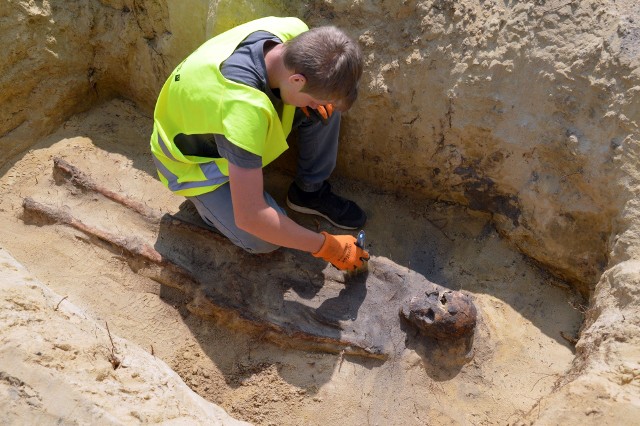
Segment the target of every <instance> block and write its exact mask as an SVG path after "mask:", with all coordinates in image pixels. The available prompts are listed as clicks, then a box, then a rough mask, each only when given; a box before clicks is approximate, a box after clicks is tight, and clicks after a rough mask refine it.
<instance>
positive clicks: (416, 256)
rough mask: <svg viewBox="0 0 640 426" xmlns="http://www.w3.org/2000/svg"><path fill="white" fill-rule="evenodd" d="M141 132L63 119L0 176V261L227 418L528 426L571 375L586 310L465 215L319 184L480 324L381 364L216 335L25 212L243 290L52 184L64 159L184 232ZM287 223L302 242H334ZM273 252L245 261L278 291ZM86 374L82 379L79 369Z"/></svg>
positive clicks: (143, 228)
mask: <svg viewBox="0 0 640 426" xmlns="http://www.w3.org/2000/svg"><path fill="white" fill-rule="evenodd" d="M151 122H152V120H151V118H150V117H148V116H145V115H144V114H143V113H141V112H140V110H138V109H137V108H136V107H135V106H134V105H133V104H131V103H129V102H128V101H122V100H112V101H109V102H107V103H104V104H102V105H98V106H96V107H94V108H93V109H91V110H90V111H88V112H86V113H82V114H79V115H76V116H73V117H72V118H71V119H69V120H68V121H66V122H65V123H64V124H63V125H62V126H61V127H60V128H59V129H58V130H57V131H56V132H54V133H53V134H51V135H50V136H48V137H45V138H43V139H41V140H37V141H36V140H34V141H32V143H30V144H29V146H31V148H30V149H29V151H28V152H24V153H21V154H19V155H17V156H16V157H15V158H13V159H11V160H10V161H7V162H6V165H5V167H4V168H3V169H2V170H1V171H0V172H1V173H0V176H1V177H0V199H1V200H2V202H1V207H0V220H1V221H2V223H3V226H2V227H1V228H0V246H1V247H3V248H4V249H5V250H6V251H8V252H9V253H10V254H11V255H12V256H13V257H14V258H15V259H17V261H18V262H20V263H21V264H22V265H24V266H25V267H26V268H27V269H28V270H29V271H30V272H31V273H32V274H34V275H35V276H36V277H37V278H38V279H39V280H40V281H42V282H43V283H45V284H46V285H47V286H49V287H50V288H51V289H52V290H53V291H54V292H55V293H57V294H58V295H60V296H61V297H66V300H67V301H68V302H70V303H73V304H75V305H77V306H78V307H80V308H81V309H83V310H84V312H86V313H87V315H90V316H91V317H93V318H95V319H96V320H98V321H99V322H103V323H104V322H106V323H107V324H108V325H109V328H110V331H111V333H113V335H117V336H120V337H123V338H125V339H128V340H129V341H131V342H133V343H135V344H137V345H139V346H140V347H141V348H143V349H145V350H147V351H148V352H149V353H151V354H153V355H154V356H155V357H157V358H159V359H161V360H163V361H165V362H166V363H167V364H168V365H169V366H170V367H171V368H172V369H173V370H174V371H175V372H177V373H178V374H179V375H180V377H181V378H182V379H183V380H184V382H185V383H186V384H187V385H188V386H189V387H191V388H192V389H193V390H194V391H195V392H197V393H198V394H199V395H201V396H202V397H204V398H205V399H207V400H209V401H211V402H213V403H215V404H217V405H219V406H221V407H222V408H224V409H225V410H226V411H227V412H228V413H229V414H230V415H231V416H233V417H234V418H236V419H239V420H244V421H247V422H250V423H254V424H259V425H271V424H273V425H276V424H278V425H293V424H312V425H314V424H315V425H324V424H346V425H356V424H357V425H361V424H371V425H375V424H379V425H420V424H452V423H462V424H487V423H498V424H512V423H516V422H517V421H518V419H520V418H522V417H523V416H525V415H529V416H531V415H532V414H531V413H532V410H535V409H536V408H535V407H536V403H537V402H538V400H539V399H540V398H541V397H543V396H545V395H547V394H549V392H550V391H552V390H553V388H554V385H555V384H556V383H557V382H558V381H559V380H560V379H561V378H562V377H563V375H564V374H565V373H566V371H567V370H568V369H569V367H570V365H571V363H572V361H573V359H574V346H573V344H574V343H575V339H576V338H577V335H578V332H579V329H580V326H581V322H582V320H583V311H584V309H585V305H586V302H585V301H584V300H583V299H582V298H581V297H580V296H579V295H578V294H576V293H575V292H574V291H573V290H571V288H570V287H569V286H568V285H567V284H565V283H564V282H562V281H559V280H558V279H556V278H553V277H552V276H550V275H549V274H548V273H546V272H545V271H544V270H542V269H540V268H538V267H537V265H535V264H533V263H531V262H530V261H529V260H527V258H525V257H524V256H523V255H522V254H520V253H519V252H518V251H517V250H515V249H514V248H513V247H511V246H510V245H509V244H508V243H507V242H505V241H504V240H503V239H501V238H500V237H499V235H498V234H497V232H496V231H495V229H494V228H493V227H492V225H491V220H490V219H491V218H490V216H489V215H486V214H482V213H478V212H474V211H471V210H468V209H465V208H463V207H459V206H454V205H450V204H446V203H440V202H433V201H429V202H428V201H416V200H410V199H406V198H399V197H397V196H393V195H389V194H386V193H384V192H382V191H379V190H376V188H374V187H368V186H366V185H364V184H362V183H357V182H355V183H354V182H349V183H347V182H344V181H341V180H334V181H333V182H332V183H333V185H334V187H335V188H336V189H337V191H339V192H341V193H343V194H344V195H346V196H349V197H351V198H353V199H355V200H357V202H358V203H359V204H360V205H361V206H362V207H363V208H364V209H365V210H366V211H367V213H368V215H369V218H370V219H369V221H368V223H367V225H366V228H365V229H366V232H367V245H368V248H369V250H370V252H371V254H372V255H373V256H375V257H376V258H379V259H380V260H381V261H382V260H384V262H391V263H393V264H394V265H395V266H397V267H398V268H406V270H407V271H411V272H415V273H418V274H421V275H422V276H424V277H425V278H426V279H428V280H429V281H431V282H433V283H436V284H439V285H441V286H444V287H447V288H450V289H452V290H460V291H462V292H463V293H464V294H467V295H469V296H470V297H471V298H472V300H473V302H474V303H475V306H476V308H477V311H478V324H477V326H476V330H475V333H474V335H473V336H472V338H471V339H470V340H468V341H466V342H465V343H464V344H458V343H456V344H453V343H451V342H437V341H433V340H428V339H424V338H422V337H420V335H418V334H416V333H414V332H413V330H411V329H410V328H409V329H407V328H404V329H403V330H402V331H401V332H402V333H405V334H404V335H400V337H398V336H394V337H393V339H391V340H392V341H393V342H396V343H394V346H393V348H392V350H390V351H388V356H387V357H386V359H376V358H370V357H366V356H359V355H357V354H350V353H349V351H342V352H340V351H338V352H335V351H334V352H323V351H318V350H310V349H301V348H302V346H300V345H297V344H296V342H295V337H291V338H290V339H291V342H290V345H288V346H290V347H282V346H279V345H276V344H274V343H272V342H271V341H270V340H272V339H266V338H265V336H264V335H260V334H256V333H255V332H252V330H249V329H246V330H245V329H243V327H242V325H237V324H236V325H234V326H231V324H229V323H224V322H223V321H217V322H216V321H214V320H212V319H210V318H207V317H206V315H203V312H198V311H197V310H195V309H193V308H192V307H193V304H192V302H193V301H192V300H190V298H191V296H189V295H188V294H187V293H184V292H182V291H180V290H177V289H175V288H172V287H170V286H166V285H162V284H160V283H159V282H158V280H154V279H151V278H149V277H148V276H145V274H144V273H142V272H143V271H142V269H143V268H138V267H135V265H134V264H133V263H132V262H131V261H130V259H128V258H127V255H126V253H124V252H122V253H119V252H118V251H117V250H115V249H114V247H113V246H109V245H108V244H104V243H103V242H101V241H99V240H98V239H96V238H94V237H91V236H88V235H87V234H86V233H84V232H82V231H79V230H77V229H74V228H72V227H70V226H67V225H64V224H56V223H51V222H46V221H42V220H34V219H33V218H32V217H30V215H29V214H27V213H25V212H24V208H23V203H24V200H25V199H27V198H29V199H32V200H34V201H36V202H38V203H42V204H43V205H47V206H50V207H51V208H54V209H56V210H58V211H61V212H66V213H69V214H70V215H72V216H73V217H74V218H76V219H77V220H80V221H82V223H84V224H86V225H89V226H93V227H95V228H99V229H103V230H106V231H108V232H110V233H111V234H113V235H117V236H121V237H123V238H127V239H129V240H133V241H136V242H138V243H141V244H147V245H149V246H150V247H156V249H158V250H159V251H161V248H163V247H168V246H170V243H171V244H179V245H181V247H183V248H184V247H187V248H188V250H185V251H183V252H181V253H179V254H177V255H176V258H177V261H178V263H180V259H181V257H180V256H182V257H183V258H184V259H186V258H188V260H189V262H186V261H185V262H182V263H183V264H188V265H190V266H189V268H190V269H191V272H192V273H194V274H196V275H197V274H199V273H201V272H203V270H204V268H207V267H208V266H207V265H208V263H207V261H206V259H205V258H203V256H204V257H206V256H213V257H215V256H218V255H219V256H220V257H221V258H224V259H225V260H224V261H225V262H227V263H229V264H230V265H231V266H232V267H231V268H229V269H228V270H229V271H234V270H235V271H239V272H238V276H239V277H240V278H242V276H244V275H243V273H242V271H243V268H248V267H250V265H245V264H243V263H242V262H245V260H244V259H245V257H244V256H238V257H237V259H234V256H233V255H232V254H233V253H234V250H235V248H233V247H232V246H231V245H230V244H228V243H226V242H224V241H221V240H220V239H219V238H216V237H215V235H213V236H211V235H210V236H209V237H207V236H206V235H208V234H206V233H204V234H202V235H194V234H193V233H189V232H184V233H167V232H166V231H165V230H164V229H163V227H162V226H161V225H159V224H158V223H155V222H153V221H149V220H147V219H145V218H144V217H143V215H141V214H139V213H136V212H134V211H132V210H131V209H127V208H125V207H123V206H122V205H121V204H118V203H116V202H114V201H112V200H109V199H108V198H106V197H104V196H103V195H100V194H98V193H96V192H93V191H88V190H86V189H82V188H79V187H77V186H73V185H71V184H70V183H69V182H66V181H64V180H62V179H60V178H59V176H56V175H55V174H54V173H53V171H54V159H55V158H60V159H63V160H64V161H66V162H68V163H70V164H72V165H73V166H75V167H76V168H77V169H79V170H81V171H82V172H83V173H85V174H86V175H87V176H89V177H90V178H91V180H93V181H94V182H96V183H98V184H99V185H101V186H103V187H105V188H108V189H110V190H111V191H114V192H116V193H118V194H120V195H122V196H124V197H126V198H127V199H129V200H132V201H134V202H137V203H140V204H141V205H143V206H145V208H148V209H149V210H150V211H156V212H160V213H170V214H175V215H177V216H179V215H182V216H185V217H189V218H190V219H191V220H195V221H196V222H197V219H198V218H197V217H196V216H194V215H193V211H192V209H191V208H190V206H189V204H188V202H185V199H184V198H182V197H178V196H174V195H172V194H171V193H170V192H169V191H168V190H167V189H166V188H164V187H163V186H162V185H161V184H160V183H159V181H158V180H157V179H156V177H155V170H154V167H153V162H152V160H151V156H150V153H149V150H148V138H149V134H150V130H151V129H150V126H151ZM288 159H290V157H289V158H287V157H285V159H284V160H288ZM285 166H286V164H284V162H281V163H280V164H276V165H274V166H272V167H271V168H269V169H267V179H266V180H267V187H268V190H269V191H270V193H271V194H272V195H274V197H275V198H276V199H277V200H279V201H280V202H282V203H283V204H284V197H285V194H286V189H287V186H288V184H289V182H290V179H291V175H290V173H289V172H288V170H290V168H289V167H285ZM290 214H291V216H292V217H293V218H294V219H295V220H297V221H299V223H301V224H303V225H304V226H307V227H309V228H312V229H316V230H328V231H329V232H334V233H337V232H340V231H339V230H337V229H335V228H332V227H331V226H330V225H329V224H327V223H326V222H323V221H318V220H316V219H313V218H310V217H303V216H299V215H296V214H294V213H293V212H290ZM281 251H282V254H281V255H272V256H258V257H257V258H256V259H254V260H253V262H257V263H258V264H260V263H261V262H264V263H266V264H267V265H269V263H268V262H271V264H272V265H273V267H274V268H275V269H277V270H278V271H279V274H280V275H278V276H279V277H280V278H278V279H281V280H283V281H286V276H287V274H286V272H287V270H289V271H290V273H291V276H292V277H295V276H298V275H299V271H298V268H299V267H300V265H299V264H298V263H296V262H291V261H290V260H291V259H296V258H299V256H304V255H302V254H299V253H292V252H290V251H287V250H281ZM185 253H186V254H185ZM211 253H214V254H213V255H211ZM216 253H218V254H216ZM168 254H171V253H168ZM199 259H204V260H199ZM194 262H195V263H194ZM198 262H200V263H198ZM233 262H236V263H235V264H234V263H233ZM264 263H263V264H262V265H263V266H264ZM194 265H195V266H194ZM234 268H235V269H234ZM199 269H200V270H199ZM282 277H285V278H282ZM254 279H257V278H255V277H254ZM264 279H265V280H268V279H269V278H268V277H265V278H264ZM213 281H215V279H213ZM238 282H239V285H241V284H242V280H241V279H238ZM285 284H286V282H285ZM251 285H255V282H253V283H251ZM348 285H349V284H348V283H347V284H345V286H348ZM265 288H268V286H266V285H265ZM345 288H346V287H345ZM340 290H341V289H337V290H336V291H338V292H339V291H340ZM370 293H371V291H370ZM310 297H312V296H310ZM336 297H340V294H338V295H337V296H336ZM204 314H206V312H205V313H204ZM365 314H366V313H365V312H361V311H358V310H357V309H356V311H355V313H354V315H355V316H356V317H357V316H358V315H365ZM285 320H286V318H285ZM394 320H395V319H394ZM398 342H400V343H398ZM280 343H281V344H282V343H285V344H286V338H285V339H281V341H280ZM105 344H106V343H105ZM296 348H298V349H296ZM60 356H62V355H60ZM124 356H125V359H126V354H124ZM98 364H99V362H98V360H96V368H98V367H97V365H98ZM86 368H87V370H88V371H89V372H91V371H92V366H91V365H87V366H86ZM534 414H535V413H534ZM534 418H535V415H534Z"/></svg>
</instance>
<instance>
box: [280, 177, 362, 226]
mask: <svg viewBox="0 0 640 426" xmlns="http://www.w3.org/2000/svg"><path fill="white" fill-rule="evenodd" d="M287 206H289V208H290V209H291V210H294V211H297V212H299V213H307V214H315V215H318V216H322V217H324V218H325V219H327V220H328V221H329V222H331V223H332V224H334V225H335V226H337V227H338V228H343V229H358V228H361V227H362V226H363V225H364V223H365V222H366V221H367V215H366V214H365V213H364V211H362V209H361V208H360V207H358V205H357V204H356V203H354V202H353V201H351V200H347V199H345V198H342V197H340V196H339V195H336V194H334V193H333V192H331V185H329V182H327V181H325V182H323V183H322V188H320V189H319V190H317V191H314V192H305V191H303V190H301V189H300V188H298V185H296V184H295V182H294V183H292V184H291V186H290V187H289V193H288V194H287Z"/></svg>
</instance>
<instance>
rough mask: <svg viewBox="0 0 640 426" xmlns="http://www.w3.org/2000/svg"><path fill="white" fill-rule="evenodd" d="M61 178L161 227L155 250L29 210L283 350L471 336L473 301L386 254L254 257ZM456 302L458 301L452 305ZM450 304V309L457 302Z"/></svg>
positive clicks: (72, 172) (76, 177) (42, 209)
mask: <svg viewBox="0 0 640 426" xmlns="http://www.w3.org/2000/svg"><path fill="white" fill-rule="evenodd" d="M54 170H55V173H57V175H58V177H62V178H64V179H66V180H68V181H69V182H70V183H72V184H73V185H75V186H77V187H80V188H82V189H83V190H85V191H88V192H90V193H99V194H102V195H103V196H104V197H106V198H108V199H109V200H112V201H115V202H117V203H119V204H121V205H123V206H125V207H127V208H128V209H130V210H132V211H133V212H135V213H136V214H140V215H142V216H143V217H145V218H146V219H148V220H149V221H151V222H153V223H155V224H157V225H158V227H159V234H158V238H157V241H156V243H155V248H154V247H151V246H149V245H148V244H146V243H143V242H140V241H138V240H137V239H135V238H134V237H128V238H125V237H123V236H121V235H117V234H113V233H109V232H107V231H104V230H101V229H98V228H96V227H90V226H87V225H86V224H84V223H83V222H82V221H80V220H78V219H77V218H74V217H72V216H71V215H70V214H69V213H68V212H65V211H62V210H59V209H54V208H51V207H47V206H43V205H41V204H39V203H36V202H35V201H33V200H31V199H27V200H25V203H24V208H25V212H31V213H35V214H37V215H40V216H43V217H46V218H48V220H49V221H54V222H58V223H64V224H66V225H69V226H72V227H74V228H76V229H79V230H80V231H82V232H84V233H86V234H88V235H91V236H92V238H94V239H98V240H99V241H103V242H106V243H108V244H109V245H111V246H113V247H117V248H118V250H121V251H124V252H126V253H127V254H128V256H129V258H130V264H131V265H132V268H133V269H134V270H136V271H138V272H140V273H141V274H144V275H146V276H149V277H151V278H153V279H155V280H157V281H159V282H161V283H163V284H165V285H169V286H172V287H176V288H179V289H180V290H182V291H183V292H185V293H186V294H188V295H189V296H190V297H191V298H192V302H191V303H190V305H189V309H190V310H191V311H192V312H193V313H195V314H197V315H199V316H202V317H209V318H212V319H213V320H215V321H217V322H219V323H224V324H226V325H227V326H229V327H233V328H236V329H242V330H244V331H246V332H253V333H260V334H261V335H262V336H263V337H264V338H266V339H268V340H270V341H273V342H275V343H277V344H279V345H282V346H288V347H296V348H302V349H310V350H322V351H328V352H342V353H345V354H353V355H362V356H367V357H373V358H381V359H384V358H386V357H388V356H389V355H390V354H393V353H396V352H399V351H401V350H402V349H403V348H404V347H405V344H406V342H405V339H406V333H405V330H406V329H407V327H406V325H407V324H410V325H411V326H412V327H413V328H411V330H413V331H412V332H414V331H417V332H419V333H422V334H423V335H425V336H427V339H428V338H435V339H439V340H441V341H447V340H456V339H459V338H468V337H469V336H471V335H472V334H473V330H474V327H475V322H476V311H475V307H474V306H473V303H472V301H471V299H470V298H469V297H468V296H466V295H464V294H462V293H460V292H452V291H450V290H448V289H446V288H443V287H441V286H439V285H437V284H435V283H432V282H430V281H429V280H427V279H426V278H425V277H423V276H422V275H420V274H418V273H416V272H414V271H411V270H410V269H408V268H404V267H402V266H400V265H397V264H395V263H394V262H392V261H390V260H389V259H386V258H384V257H376V256H372V257H371V260H370V261H369V268H368V271H367V272H365V273H362V274H359V275H349V274H346V273H343V272H340V271H338V270H336V269H335V268H333V267H332V266H330V265H327V264H326V263H325V262H323V261H321V260H319V259H316V258H313V257H312V256H309V255H308V254H306V253H301V252H297V251H295V250H287V249H280V250H278V251H276V252H275V253H274V254H271V255H251V254H248V253H246V252H244V251H243V250H241V249H239V248H237V247H235V246H234V245H233V244H231V243H230V242H229V241H228V240H226V238H224V237H222V236H220V234H218V233H217V232H214V231H212V230H210V229H207V228H204V227H203V226H199V225H194V222H197V221H198V218H197V217H195V218H192V219H193V221H185V220H183V219H181V218H179V217H176V216H171V215H168V214H165V215H161V214H160V213H159V212H157V211H154V210H152V209H150V208H148V207H147V206H144V205H142V204H141V203H138V202H136V201H134V200H131V199H130V198H129V197H126V196H123V195H121V194H118V193H114V192H113V191H110V190H109V189H108V188H105V187H102V186H100V185H97V184H95V183H94V182H93V181H92V180H91V178H90V177H89V176H87V175H86V174H84V173H83V172H81V171H80V170H79V169H77V168H76V167H74V166H72V165H70V164H69V163H67V162H66V161H64V160H61V159H56V160H55V161H54ZM453 301H455V302H456V303H455V304H454V303H452V302H453ZM450 302H451V303H450Z"/></svg>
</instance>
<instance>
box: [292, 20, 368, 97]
mask: <svg viewBox="0 0 640 426" xmlns="http://www.w3.org/2000/svg"><path fill="white" fill-rule="evenodd" d="M284 64H285V66H286V67H287V69H289V70H293V71H294V72H295V73H297V74H302V75H304V76H305V78H306V79H307V82H306V84H305V86H304V88H303V89H302V90H303V91H304V92H305V93H309V94H310V95H312V96H314V97H317V98H320V99H327V100H332V101H334V102H337V103H338V104H337V105H335V106H336V107H337V108H339V109H341V110H347V109H349V108H350V107H351V105H352V104H353V103H354V102H355V100H356V98H357V97H358V81H359V80H360V77H361V76H362V64H363V60H362V53H361V52H360V48H359V46H358V45H357V43H355V42H354V41H353V40H352V39H351V38H350V37H349V36H347V35H346V34H345V33H344V32H343V31H342V30H340V29H338V28H336V27H334V26H324V27H317V28H312V29H310V30H309V31H305V32H304V33H301V34H300V35H298V36H297V37H294V38H293V39H291V40H289V41H287V42H286V43H285V52H284Z"/></svg>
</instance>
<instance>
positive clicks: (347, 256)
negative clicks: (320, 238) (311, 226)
mask: <svg viewBox="0 0 640 426" xmlns="http://www.w3.org/2000/svg"><path fill="white" fill-rule="evenodd" d="M321 234H322V235H324V244H322V247H320V250H318V252H317V253H312V254H313V255H314V256H315V257H320V258H322V259H324V260H326V261H327V262H329V263H331V264H332V265H333V266H335V267H336V268H338V269H340V270H343V271H345V270H346V271H350V270H355V269H359V268H361V267H362V266H363V261H365V260H369V253H368V252H367V251H366V250H364V249H361V248H360V247H358V246H357V245H356V239H355V237H353V236H351V235H331V234H329V233H327V232H325V231H322V232H321Z"/></svg>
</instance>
